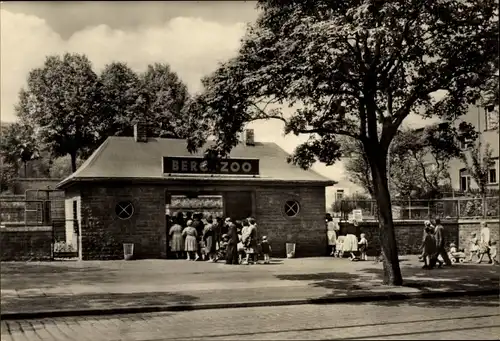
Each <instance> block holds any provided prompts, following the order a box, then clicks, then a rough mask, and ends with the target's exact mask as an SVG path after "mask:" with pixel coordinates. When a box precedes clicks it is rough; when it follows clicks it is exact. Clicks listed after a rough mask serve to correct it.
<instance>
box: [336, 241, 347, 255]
mask: <svg viewBox="0 0 500 341" xmlns="http://www.w3.org/2000/svg"><path fill="white" fill-rule="evenodd" d="M344 238H345V236H338V237H337V243H336V245H335V257H338V258H342V257H343V256H344V251H343V250H344Z"/></svg>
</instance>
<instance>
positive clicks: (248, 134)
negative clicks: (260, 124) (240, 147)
mask: <svg viewBox="0 0 500 341" xmlns="http://www.w3.org/2000/svg"><path fill="white" fill-rule="evenodd" d="M243 143H244V144H245V145H247V146H255V135H254V132H253V129H245V131H244V132H243Z"/></svg>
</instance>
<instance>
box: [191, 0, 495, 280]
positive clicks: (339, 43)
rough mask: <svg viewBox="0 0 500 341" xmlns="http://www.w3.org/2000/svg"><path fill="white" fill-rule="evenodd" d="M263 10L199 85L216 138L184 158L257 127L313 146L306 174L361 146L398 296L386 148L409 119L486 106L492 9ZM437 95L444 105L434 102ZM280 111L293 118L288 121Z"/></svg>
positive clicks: (282, 5) (455, 2)
mask: <svg viewBox="0 0 500 341" xmlns="http://www.w3.org/2000/svg"><path fill="white" fill-rule="evenodd" d="M258 7H259V9H260V10H261V14H260V16H259V18H258V19H257V21H256V23H255V24H253V25H251V26H250V27H249V28H248V30H247V33H246V36H245V37H244V38H243V40H242V44H241V48H240V50H239V52H238V55H237V56H236V57H234V58H233V59H231V60H229V61H228V62H226V63H223V64H222V65H221V66H220V67H219V68H218V69H217V70H216V71H215V72H214V73H213V74H212V75H210V77H208V78H206V79H204V81H203V84H204V87H205V91H204V93H203V94H201V95H200V97H199V101H197V103H198V105H197V106H196V107H197V108H198V110H199V109H200V108H201V109H202V110H201V111H199V112H198V113H197V118H198V120H197V121H199V120H207V121H209V123H207V124H206V125H208V126H209V127H210V129H209V130H207V131H205V132H202V133H198V134H194V135H193V136H192V137H191V138H190V141H189V144H188V147H189V148H190V149H191V150H194V149H196V148H199V147H200V146H202V145H203V143H204V142H205V141H204V140H205V139H206V138H208V137H209V136H210V135H213V136H215V138H216V144H215V149H217V152H218V153H220V154H222V155H225V154H227V153H228V152H229V151H230V150H231V148H233V147H234V146H235V145H237V143H238V134H239V133H241V131H242V130H243V128H244V126H245V124H247V123H248V122H250V121H253V120H257V119H279V120H281V121H283V123H284V125H285V132H286V133H294V134H309V139H308V141H307V142H306V143H304V144H302V145H300V146H299V147H297V149H296V150H295V153H294V155H293V156H292V157H291V158H290V161H292V162H294V163H296V164H299V165H300V166H302V167H304V168H306V167H309V166H310V165H311V164H312V163H313V162H315V161H316V160H319V161H321V162H325V163H326V164H332V163H334V162H335V161H336V160H337V159H338V158H339V157H340V154H341V152H340V144H339V141H338V136H342V135H343V136H348V137H351V138H354V139H357V140H359V141H361V143H362V144H363V147H364V150H365V153H366V155H367V159H368V161H369V163H370V170H371V173H372V181H373V184H374V191H375V197H376V199H377V204H378V208H379V212H378V213H379V222H380V226H381V230H380V235H381V242H382V254H383V259H384V274H385V276H384V280H385V282H386V283H391V284H401V283H402V278H401V273H400V269H399V261H398V257H397V246H396V242H395V236H394V229H393V222H392V210H391V204H390V195H389V191H388V183H387V160H386V157H387V152H388V150H389V146H390V144H391V141H392V139H393V138H394V136H395V135H396V133H397V131H398V129H399V127H400V126H401V124H402V122H403V121H404V119H405V118H406V117H407V116H408V115H410V114H411V113H417V114H421V115H424V116H440V117H442V118H444V119H453V118H456V117H459V116H460V115H463V114H464V113H465V112H466V110H467V108H468V105H469V104H472V103H475V102H477V101H478V100H479V99H480V98H481V91H482V87H484V84H485V83H486V82H487V81H488V79H490V78H491V77H492V76H493V75H494V74H495V72H496V69H497V65H498V5H497V3H496V1H493V0H478V1H467V2H464V1H460V0H449V1H420V0H393V1H376V0H364V1H362V0H352V1H327V0H314V1H313V0H292V1H283V0H268V1H259V2H258ZM438 90H443V91H444V92H445V95H444V97H443V98H441V99H439V100H436V99H435V98H433V96H432V95H433V94H434V93H435V92H436V91H438ZM200 103H201V104H202V105H200ZM270 104H273V105H272V106H268V105H270ZM284 105H288V106H293V105H295V108H296V109H294V110H293V113H292V114H291V115H287V114H286V113H285V112H284V111H283V106H284Z"/></svg>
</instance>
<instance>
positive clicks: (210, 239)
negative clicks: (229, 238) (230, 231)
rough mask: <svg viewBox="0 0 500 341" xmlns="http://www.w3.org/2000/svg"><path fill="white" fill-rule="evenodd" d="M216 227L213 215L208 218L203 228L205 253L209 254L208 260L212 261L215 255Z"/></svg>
mask: <svg viewBox="0 0 500 341" xmlns="http://www.w3.org/2000/svg"><path fill="white" fill-rule="evenodd" d="M214 234H215V233H214V229H213V219H212V216H209V217H208V218H207V224H206V225H205V227H204V229H203V240H204V242H205V248H206V250H205V253H206V254H207V255H208V260H209V261H210V262H213V261H214V255H215V241H214V239H215V238H214Z"/></svg>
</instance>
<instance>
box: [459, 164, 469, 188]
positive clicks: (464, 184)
mask: <svg viewBox="0 0 500 341" xmlns="http://www.w3.org/2000/svg"><path fill="white" fill-rule="evenodd" d="M469 189H470V175H469V172H467V170H466V169H461V170H460V190H461V191H463V192H467V191H468V190H469Z"/></svg>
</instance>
